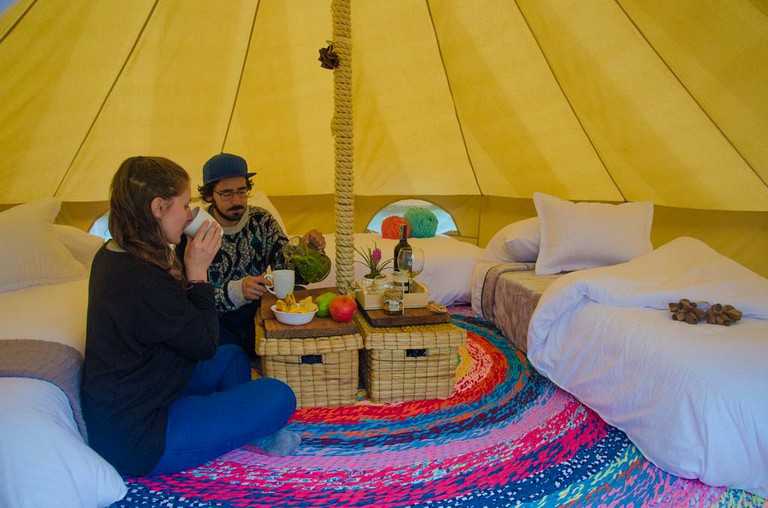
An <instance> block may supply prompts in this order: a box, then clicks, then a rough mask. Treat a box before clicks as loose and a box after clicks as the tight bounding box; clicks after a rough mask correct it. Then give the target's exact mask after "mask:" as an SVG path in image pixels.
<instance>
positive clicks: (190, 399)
mask: <svg viewBox="0 0 768 508" xmlns="http://www.w3.org/2000/svg"><path fill="white" fill-rule="evenodd" d="M295 410H296V395H295V394H294V393H293V390H291V388H290V387H289V386H288V385H287V384H285V383H283V382H282V381H280V380H277V379H273V378H261V379H256V380H253V381H252V380H251V367H250V364H249V361H248V355H246V354H245V352H244V351H243V350H242V349H241V348H240V347H238V346H235V345H233V344H230V345H223V346H219V347H218V349H217V351H216V355H215V356H214V357H213V358H212V359H210V360H206V361H203V362H199V363H198V364H197V367H196V368H195V372H194V374H193V375H192V379H190V380H189V383H188V384H187V387H186V388H185V390H184V392H183V393H182V394H181V395H180V396H179V398H177V399H176V400H175V401H174V402H173V403H172V404H171V406H170V408H169V411H168V426H167V430H166V436H165V452H164V453H163V455H162V456H161V457H160V461H159V462H158V463H157V465H156V466H155V469H154V470H153V471H152V474H167V473H173V472H177V471H181V470H184V469H189V468H191V467H195V466H199V465H200V464H203V463H205V462H208V461H209V460H211V459H215V458H216V457H219V456H221V455H223V454H225V453H227V452H229V451H231V450H234V449H235V448H238V447H240V446H242V445H244V444H246V443H249V442H251V441H253V440H255V439H257V438H260V437H263V436H267V435H269V434H272V433H274V432H277V431H278V430H280V429H281V428H282V427H283V426H284V425H285V424H286V423H287V422H288V419H290V417H291V415H293V412H294V411H295Z"/></svg>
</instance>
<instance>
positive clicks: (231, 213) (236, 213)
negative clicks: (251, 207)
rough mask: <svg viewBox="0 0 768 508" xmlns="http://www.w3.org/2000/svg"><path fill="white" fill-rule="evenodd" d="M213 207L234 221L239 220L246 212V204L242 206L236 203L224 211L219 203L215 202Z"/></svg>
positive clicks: (222, 215)
mask: <svg viewBox="0 0 768 508" xmlns="http://www.w3.org/2000/svg"><path fill="white" fill-rule="evenodd" d="M213 208H214V210H216V212H217V213H218V214H219V216H221V217H223V218H224V219H226V220H228V221H232V222H237V221H239V220H240V219H241V218H242V217H243V214H244V213H245V206H242V205H236V206H233V207H231V208H229V209H227V210H226V211H224V210H222V209H221V208H219V205H217V204H216V203H215V202H214V203H213Z"/></svg>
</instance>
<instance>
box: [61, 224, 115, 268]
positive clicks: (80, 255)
mask: <svg viewBox="0 0 768 508" xmlns="http://www.w3.org/2000/svg"><path fill="white" fill-rule="evenodd" d="M53 232H54V233H55V234H56V238H58V239H59V241H60V242H61V243H62V244H64V246H65V247H66V248H67V249H69V252H71V253H72V256H74V258H75V259H77V260H78V261H79V262H80V263H82V264H83V265H85V267H86V268H90V266H91V262H92V261H93V256H95V255H96V251H98V250H99V248H101V246H102V244H103V243H104V239H103V238H101V237H99V236H96V235H91V234H88V233H86V232H85V231H83V230H81V229H77V228H76V227H73V226H66V225H64V224H54V225H53Z"/></svg>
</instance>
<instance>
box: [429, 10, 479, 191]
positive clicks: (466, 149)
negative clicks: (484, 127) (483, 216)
mask: <svg viewBox="0 0 768 508" xmlns="http://www.w3.org/2000/svg"><path fill="white" fill-rule="evenodd" d="M424 3H425V4H426V7H427V13H428V14H429V22H430V23H431V24H432V33H433V34H434V36H435V43H436V44H437V53H438V55H439V56H440V65H441V66H442V68H443V74H444V75H445V82H446V84H447V85H448V93H449V94H450V96H451V104H453V114H454V116H455V117H456V124H457V125H458V126H459V132H460V133H461V142H462V144H463V145H464V153H465V154H467V162H468V163H469V167H470V169H471V170H472V177H473V178H474V179H475V185H476V186H477V192H479V193H480V196H483V195H484V194H483V189H482V187H481V186H480V180H479V179H478V177H477V171H476V170H475V165H474V163H473V162H472V156H471V155H470V153H469V146H467V137H466V136H465V135H464V127H463V126H462V124H461V118H460V115H459V110H458V108H457V107H456V100H455V99H454V97H453V87H452V86H451V78H450V76H449V75H448V69H446V67H445V60H444V59H443V48H442V47H441V46H440V38H439V37H438V36H437V27H435V20H434V18H433V17H432V8H431V7H430V5H429V0H424Z"/></svg>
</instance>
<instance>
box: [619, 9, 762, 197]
mask: <svg viewBox="0 0 768 508" xmlns="http://www.w3.org/2000/svg"><path fill="white" fill-rule="evenodd" d="M614 1H615V2H616V5H618V7H619V9H621V12H623V13H624V16H626V18H627V19H628V20H629V22H630V23H632V26H633V27H635V30H636V31H637V33H638V34H640V37H642V38H643V40H644V41H645V42H646V43H647V44H648V46H649V47H650V48H651V50H653V52H654V54H655V55H656V57H657V58H658V59H659V61H661V62H662V63H663V64H664V66H665V67H666V68H667V70H668V71H669V73H670V74H672V76H674V78H675V81H677V82H678V83H679V84H680V86H681V87H682V88H683V90H685V93H687V94H688V97H690V98H691V100H692V101H693V102H694V103H695V104H696V106H698V108H699V109H700V110H701V112H702V113H703V114H704V116H706V117H707V119H708V120H709V122H710V123H711V124H712V126H713V127H714V128H715V129H717V131H718V132H719V133H720V135H721V136H723V138H724V139H725V140H726V141H727V142H728V144H729V145H730V146H731V148H733V150H734V151H735V152H736V153H737V154H739V157H740V158H741V160H743V161H744V164H746V165H747V167H748V168H749V169H750V171H752V173H753V174H754V175H755V176H756V177H757V178H758V180H760V181H761V182H763V185H765V186H766V187H768V181H766V180H765V179H764V178H763V177H762V176H761V175H760V173H758V172H757V170H756V169H755V168H754V166H753V165H752V164H751V163H750V162H749V160H748V159H747V158H746V157H745V156H744V154H742V152H741V150H739V149H738V147H737V146H736V145H735V144H734V143H733V141H731V138H730V137H728V135H727V134H726V133H725V132H724V131H723V129H722V128H720V125H719V124H718V123H717V122H716V121H715V119H714V118H712V116H711V115H710V114H709V111H707V110H706V109H705V108H704V106H702V104H701V102H699V100H698V99H697V98H696V96H695V95H694V94H693V92H691V90H690V89H689V88H688V87H687V86H686V84H685V83H684V82H683V80H682V79H680V76H679V75H678V74H677V73H676V72H675V70H674V69H673V68H672V66H671V65H670V64H669V62H667V60H665V59H664V57H663V56H661V53H659V52H658V51H657V50H656V46H654V45H653V44H652V43H651V41H650V39H648V37H646V36H645V32H643V31H642V30H641V29H640V27H639V26H638V25H637V23H635V20H634V19H632V16H630V15H629V13H628V12H627V11H626V9H624V6H623V5H622V4H621V0H614Z"/></svg>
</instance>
